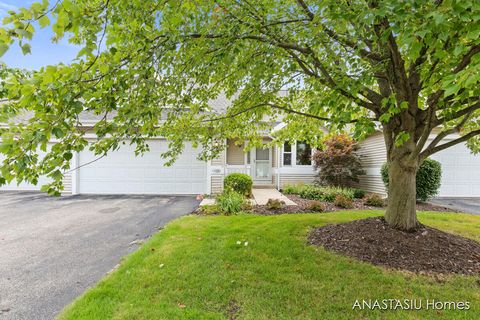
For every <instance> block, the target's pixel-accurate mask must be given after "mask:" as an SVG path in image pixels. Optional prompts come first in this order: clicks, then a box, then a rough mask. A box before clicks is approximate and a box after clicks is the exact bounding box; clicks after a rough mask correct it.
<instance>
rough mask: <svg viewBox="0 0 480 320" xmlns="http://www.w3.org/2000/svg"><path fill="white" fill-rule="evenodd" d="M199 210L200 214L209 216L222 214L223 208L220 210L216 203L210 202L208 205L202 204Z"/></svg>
mask: <svg viewBox="0 0 480 320" xmlns="http://www.w3.org/2000/svg"><path fill="white" fill-rule="evenodd" d="M197 212H198V213H200V214H204V215H207V216H209V215H215V214H221V213H222V210H220V208H219V207H218V205H216V204H211V205H210V204H209V205H206V206H201V207H200V208H198V211H197Z"/></svg>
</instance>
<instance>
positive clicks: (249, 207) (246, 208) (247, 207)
mask: <svg viewBox="0 0 480 320" xmlns="http://www.w3.org/2000/svg"><path fill="white" fill-rule="evenodd" d="M252 209H253V206H252V203H251V202H250V201H248V200H247V201H244V202H243V204H242V211H252Z"/></svg>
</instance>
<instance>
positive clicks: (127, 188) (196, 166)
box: [77, 140, 207, 194]
mask: <svg viewBox="0 0 480 320" xmlns="http://www.w3.org/2000/svg"><path fill="white" fill-rule="evenodd" d="M148 144H149V146H150V151H149V152H147V153H145V154H144V155H143V156H138V157H135V154H134V149H135V148H134V147H133V146H129V145H128V144H127V145H124V146H122V147H121V148H120V150H118V151H115V152H112V153H109V154H108V156H106V157H104V158H102V159H100V160H98V161H94V160H95V159H96V158H98V156H95V155H94V154H93V153H92V152H82V153H80V159H79V165H80V166H82V165H84V164H87V163H89V162H92V161H94V162H92V163H90V164H87V165H85V166H83V167H81V168H80V169H79V171H78V177H77V179H78V193H90V194H203V193H206V192H207V165H206V163H205V162H203V161H199V160H197V156H198V150H197V149H194V148H192V147H191V145H187V146H186V147H185V150H184V152H183V153H182V154H181V155H180V157H179V158H178V159H177V161H176V162H175V163H174V164H173V165H172V166H170V167H165V166H164V163H165V160H164V159H162V158H161V157H160V154H161V153H162V152H165V151H166V150H167V142H166V141H165V140H152V141H150V142H149V143H148Z"/></svg>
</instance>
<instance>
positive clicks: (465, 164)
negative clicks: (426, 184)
mask: <svg viewBox="0 0 480 320" xmlns="http://www.w3.org/2000/svg"><path fill="white" fill-rule="evenodd" d="M432 159H435V160H437V161H439V162H440V163H441V164H442V185H441V187H440V192H439V194H438V196H440V197H480V156H479V155H477V156H475V155H472V154H471V152H470V150H469V149H468V148H467V147H466V146H465V145H464V144H457V145H455V146H453V147H450V148H448V149H445V150H443V151H441V152H439V153H436V154H434V155H432Z"/></svg>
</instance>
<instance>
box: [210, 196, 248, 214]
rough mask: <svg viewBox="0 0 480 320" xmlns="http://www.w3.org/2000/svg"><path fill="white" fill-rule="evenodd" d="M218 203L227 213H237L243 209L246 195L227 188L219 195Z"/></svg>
mask: <svg viewBox="0 0 480 320" xmlns="http://www.w3.org/2000/svg"><path fill="white" fill-rule="evenodd" d="M216 202H217V205H218V207H219V208H220V210H221V211H222V212H223V213H224V214H225V215H232V214H237V213H239V212H240V211H242V206H243V204H244V203H245V197H244V196H243V195H241V194H239V193H237V192H235V191H232V190H225V191H224V192H223V193H221V194H220V195H218V196H217V200H216Z"/></svg>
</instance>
